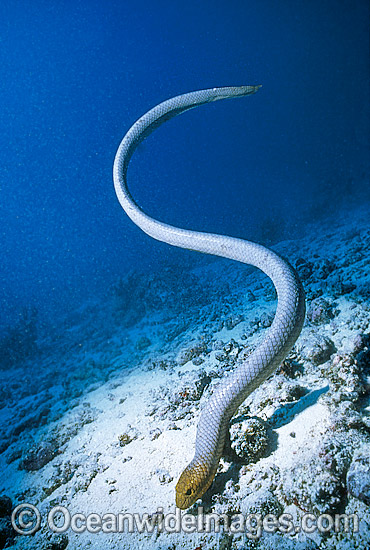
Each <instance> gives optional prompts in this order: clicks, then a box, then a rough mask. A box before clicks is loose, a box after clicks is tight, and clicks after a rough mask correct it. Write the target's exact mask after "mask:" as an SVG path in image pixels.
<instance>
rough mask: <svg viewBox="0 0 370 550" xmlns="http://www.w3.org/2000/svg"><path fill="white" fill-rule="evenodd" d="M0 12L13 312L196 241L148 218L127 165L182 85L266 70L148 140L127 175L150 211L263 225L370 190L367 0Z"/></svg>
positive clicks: (81, 290) (218, 227) (206, 226)
mask: <svg viewBox="0 0 370 550" xmlns="http://www.w3.org/2000/svg"><path fill="white" fill-rule="evenodd" d="M0 16H1V17H0V20H1V23H0V33H1V52H0V55H1V64H0V71H1V75H0V78H1V82H2V85H1V90H0V94H1V97H0V101H1V106H2V107H1V112H0V125H1V135H2V136H3V139H2V143H3V146H2V148H1V153H0V154H1V165H2V167H3V169H2V175H1V194H2V200H1V205H0V208H1V224H2V232H1V233H2V235H1V240H2V246H1V248H2V270H1V290H2V292H1V312H2V319H1V325H2V326H4V325H7V324H8V321H9V319H14V317H16V316H17V315H18V312H19V311H21V310H22V308H24V307H29V306H30V305H35V306H36V307H37V308H38V310H39V311H40V315H41V317H44V316H47V317H48V319H49V320H50V319H52V318H53V317H54V315H55V314H56V312H60V311H63V310H64V309H65V308H68V307H72V308H73V307H74V306H75V305H76V303H77V302H79V301H80V300H83V299H84V298H86V297H88V296H89V295H94V294H95V293H96V292H101V291H102V290H103V289H104V288H106V287H107V285H109V284H111V283H112V282H113V281H114V280H115V279H116V278H117V276H119V275H122V274H124V273H125V272H126V271H127V270H128V269H131V268H132V267H137V266H140V267H143V266H145V268H148V269H151V268H152V267H153V257H155V265H157V264H158V261H159V262H161V261H164V262H166V261H176V258H178V257H179V256H178V254H180V255H181V257H182V258H183V257H184V254H186V253H184V252H181V253H178V252H177V251H174V250H169V249H168V248H167V247H165V246H161V245H158V244H156V243H153V242H152V241H151V240H150V239H149V238H147V237H145V236H143V235H142V234H141V233H140V231H139V230H138V229H136V228H135V227H133V225H132V223H131V222H130V220H129V219H128V218H127V217H126V216H125V215H124V213H123V212H122V210H121V208H120V206H119V204H118V202H117V200H116V197H115V194H114V190H113V187H112V177H111V168H112V162H113V158H114V154H115V151H116V148H117V146H118V144H119V141H120V139H121V138H122V136H123V134H124V133H125V131H126V130H127V129H128V128H129V126H130V125H131V124H132V123H133V122H134V121H135V120H136V119H137V118H138V117H139V116H140V115H141V114H143V113H144V112H145V111H146V110H148V109H149V108H150V107H152V106H154V105H155V104H157V103H158V102H160V101H162V100H164V99H167V98H168V97H171V96H173V95H176V94H179V93H184V92H187V91H191V90H194V89H201V88H206V87H213V86H223V85H238V84H262V85H263V87H262V88H261V90H260V91H259V93H258V94H257V95H255V96H253V97H251V98H247V99H244V100H238V101H230V102H223V103H222V104H214V105H210V106H207V107H203V108H202V109H199V110H195V111H193V112H189V113H187V114H186V115H184V116H183V117H179V118H177V119H175V120H173V121H171V122H170V123H168V124H167V125H166V126H165V127H163V128H161V129H160V130H159V131H157V132H156V133H155V135H153V136H151V137H150V139H148V140H147V141H146V142H145V143H144V144H143V145H142V146H141V148H140V150H139V151H138V153H136V155H135V158H134V160H133V162H132V166H131V167H130V171H129V179H130V184H131V190H132V192H133V194H134V196H135V198H137V200H138V202H139V203H140V204H141V205H142V207H143V208H144V209H146V210H147V211H148V212H149V213H150V214H151V215H153V216H157V217H158V218H159V219H162V220H164V221H168V222H169V223H173V224H178V225H180V226H185V227H189V228H194V229H201V230H204V231H213V232H218V233H225V234H231V235H234V236H240V237H244V238H250V239H260V238H261V237H262V238H263V234H262V235H261V227H262V226H263V224H265V225H267V226H268V225H269V220H270V224H271V223H273V225H274V228H273V230H272V229H270V232H271V231H276V232H277V233H278V234H279V232H281V231H282V230H283V228H284V234H285V236H291V235H293V234H294V233H295V232H296V231H300V230H301V229H302V224H304V223H305V221H306V220H309V219H312V217H315V216H325V214H326V213H327V212H328V210H330V211H335V209H337V208H342V207H345V206H346V205H347V204H348V202H349V201H352V202H355V201H358V202H360V201H364V200H369V191H368V189H369V186H368V173H369V154H368V151H369V135H368V128H369V84H368V77H369V71H368V68H369V59H368V51H369V49H368V23H369V7H368V3H367V2H366V1H361V0H356V1H355V2H346V1H344V2H341V6H340V9H337V2H334V1H331V0H325V1H320V2H319V1H313V2H299V3H297V2H293V1H290V0H287V1H285V2H279V3H276V2H271V1H263V2H258V3H256V2H238V1H233V2H231V3H228V4H226V3H225V2H218V1H216V2H207V1H204V2H199V3H193V2H187V3H186V5H183V6H181V7H180V6H178V5H177V4H176V3H170V2H165V1H160V2H158V3H152V2H140V1H139V2H137V3H135V4H133V3H130V2H121V1H115V0H113V1H112V2H109V3H107V4H105V3H102V2H96V1H89V2H69V1H66V2H58V3H56V4H55V5H54V4H50V2H46V1H45V2H44V1H42V0H37V1H36V2H27V1H25V2H22V3H21V4H17V3H13V2H9V1H7V0H4V1H3V2H2V3H1V6H0ZM271 220H273V222H271Z"/></svg>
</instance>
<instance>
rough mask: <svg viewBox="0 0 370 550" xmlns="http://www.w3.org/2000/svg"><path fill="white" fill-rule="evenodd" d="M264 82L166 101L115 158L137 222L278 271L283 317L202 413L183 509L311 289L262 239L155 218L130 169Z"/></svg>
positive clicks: (283, 348) (210, 474) (295, 330)
mask: <svg viewBox="0 0 370 550" xmlns="http://www.w3.org/2000/svg"><path fill="white" fill-rule="evenodd" d="M259 87H260V86H237V87H223V88H211V89H207V90H199V91H196V92H190V93H187V94H183V95H179V96H176V97H173V98H171V99H168V100H167V101H164V102H163V103H160V104H159V105H157V106H156V107H154V108H153V109H151V110H150V111H148V112H147V113H146V114H145V115H143V116H142V117H141V118H139V120H137V121H136V122H135V124H134V125H133V126H132V127H131V128H130V129H129V131H128V132H127V134H126V135H125V137H124V138H123V140H122V141H121V143H120V145H119V147H118V151H117V153H116V157H115V160H114V166H113V180H114V186H115V191H116V193H117V197H118V200H119V202H120V203H121V206H122V208H123V209H124V210H125V211H126V213H127V215H128V216H129V217H130V218H131V220H132V221H133V222H134V223H135V224H136V225H138V226H139V227H140V228H141V229H142V230H143V231H145V233H147V234H148V235H150V236H151V237H153V238H154V239H157V240H159V241H163V242H166V243H168V244H171V245H174V246H178V247H181V248H187V249H190V250H197V251H199V252H203V253H205V254H215V255H217V256H222V257H223V258H230V259H232V260H237V261H239V262H243V263H245V264H249V265H253V266H255V267H257V268H259V269H261V270H262V271H263V272H264V273H265V274H266V275H268V277H270V279H271V280H272V282H273V283H274V285H275V289H276V292H277V296H278V304H277V308H276V313H275V318H274V321H273V323H272V325H271V327H270V328H269V330H268V332H267V334H266V336H265V338H264V340H263V341H262V343H261V344H260V345H259V346H258V347H257V349H255V350H254V352H253V353H252V354H251V355H249V356H248V357H247V358H246V359H245V360H244V362H243V363H241V364H240V365H239V366H238V367H237V368H236V370H235V371H234V372H233V373H232V374H230V375H229V376H225V378H224V379H223V380H222V381H221V382H220V383H219V385H218V386H217V387H216V389H215V391H214V392H213V394H212V396H211V398H210V399H209V401H208V403H207V404H206V406H205V408H204V409H203V411H202V413H201V415H200V419H199V423H198V429H197V435H196V445H195V455H194V458H193V460H192V461H191V462H190V464H188V466H187V467H186V468H185V470H184V471H183V472H182V474H181V476H180V478H179V481H178V483H177V485H176V505H177V506H178V507H179V508H181V509H183V510H185V509H187V508H189V507H190V506H192V504H194V503H195V501H196V500H197V499H198V498H200V497H201V496H202V495H203V494H204V493H205V491H206V490H207V489H208V488H209V486H210V485H211V483H212V481H213V478H214V476H215V474H216V471H217V468H218V464H219V460H220V458H221V456H222V452H223V448H224V444H225V440H226V436H227V434H228V429H229V422H230V419H231V417H232V416H233V415H234V414H235V412H236V410H237V408H238V407H239V406H240V405H241V403H242V402H243V401H244V400H245V399H246V397H247V396H248V395H249V394H250V393H251V392H252V391H254V390H255V389H256V388H257V387H258V386H259V385H260V384H261V383H262V382H263V381H264V380H265V379H266V378H268V377H269V376H270V375H271V374H272V373H273V371H274V370H275V369H276V368H277V367H278V366H279V364H280V363H281V362H282V361H283V360H284V359H285V357H286V356H287V354H288V353H289V351H290V350H291V348H292V347H293V345H294V343H295V341H296V339H297V338H298V336H299V334H300V332H301V329H302V325H303V321H304V316H305V297H304V291H303V288H302V284H301V282H300V280H299V278H298V275H297V273H296V271H295V270H294V269H293V267H291V266H290V265H289V263H288V262H287V261H286V260H284V259H283V258H281V257H280V256H278V254H276V253H275V252H273V251H271V250H269V249H268V248H266V247H264V246H262V245H259V244H256V243H253V242H250V241H245V240H242V239H237V238H233V237H227V236H225V235H216V234H213V233H203V232H198V231H190V230H187V229H180V228H178V227H173V226H171V225H167V224H165V223H162V222H160V221H157V220H155V219H153V218H151V217H150V216H148V215H147V214H145V213H144V212H143V211H142V210H141V208H140V207H139V206H138V205H137V204H136V203H135V201H134V200H133V199H132V197H131V195H130V192H129V190H128V188H127V183H126V173H127V168H128V164H129V161H130V159H131V156H132V154H133V152H134V151H135V149H136V148H137V146H138V145H139V143H141V142H142V141H143V140H144V139H145V138H146V137H147V136H148V135H149V134H150V133H151V132H152V131H153V130H154V129H155V128H157V127H158V126H160V125H161V124H162V123H163V122H165V121H166V120H169V119H170V118H172V117H174V116H176V115H179V114H180V113H183V112H184V111H187V110H188V109H192V108H193V107H197V106H198V105H203V104H205V103H210V102H211V101H216V100H218V99H226V98H234V97H242V96H246V95H250V94H253V93H255V92H256V91H257V90H258V88H259Z"/></svg>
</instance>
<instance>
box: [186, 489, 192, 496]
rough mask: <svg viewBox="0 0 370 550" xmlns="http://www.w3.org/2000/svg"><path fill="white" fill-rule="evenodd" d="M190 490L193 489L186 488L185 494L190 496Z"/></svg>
mask: <svg viewBox="0 0 370 550" xmlns="http://www.w3.org/2000/svg"><path fill="white" fill-rule="evenodd" d="M192 492H193V489H192V488H190V489H188V490H187V491H186V493H185V494H186V495H187V496H190V495H191V493H192Z"/></svg>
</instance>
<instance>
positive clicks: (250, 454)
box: [230, 418, 269, 463]
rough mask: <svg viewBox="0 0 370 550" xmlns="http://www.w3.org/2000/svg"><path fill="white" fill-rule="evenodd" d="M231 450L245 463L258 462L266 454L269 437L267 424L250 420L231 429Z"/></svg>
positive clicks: (254, 419)
mask: <svg viewBox="0 0 370 550" xmlns="http://www.w3.org/2000/svg"><path fill="white" fill-rule="evenodd" d="M230 440H231V448H232V450H233V451H234V452H235V453H236V454H237V455H238V458H239V459H240V460H242V461H243V462H248V463H249V462H256V461H257V460H258V459H260V458H261V457H262V456H264V454H265V453H266V450H267V447H268V443H269V436H268V431H267V426H266V423H265V422H263V420H261V419H260V418H249V419H247V420H243V421H242V422H238V423H236V424H233V425H232V426H231V428H230Z"/></svg>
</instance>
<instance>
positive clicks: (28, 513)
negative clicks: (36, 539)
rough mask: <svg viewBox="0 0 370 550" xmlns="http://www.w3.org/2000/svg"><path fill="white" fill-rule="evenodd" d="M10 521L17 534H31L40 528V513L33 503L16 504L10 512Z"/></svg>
mask: <svg viewBox="0 0 370 550" xmlns="http://www.w3.org/2000/svg"><path fill="white" fill-rule="evenodd" d="M11 522H12V526H13V529H14V531H16V532H17V533H18V534H19V535H33V534H34V533H36V531H37V530H38V529H39V528H40V525H41V514H40V512H39V511H38V509H37V508H36V506H34V505H33V504H29V503H28V502H25V503H24V504H18V506H16V507H15V508H14V510H13V512H12V515H11Z"/></svg>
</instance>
